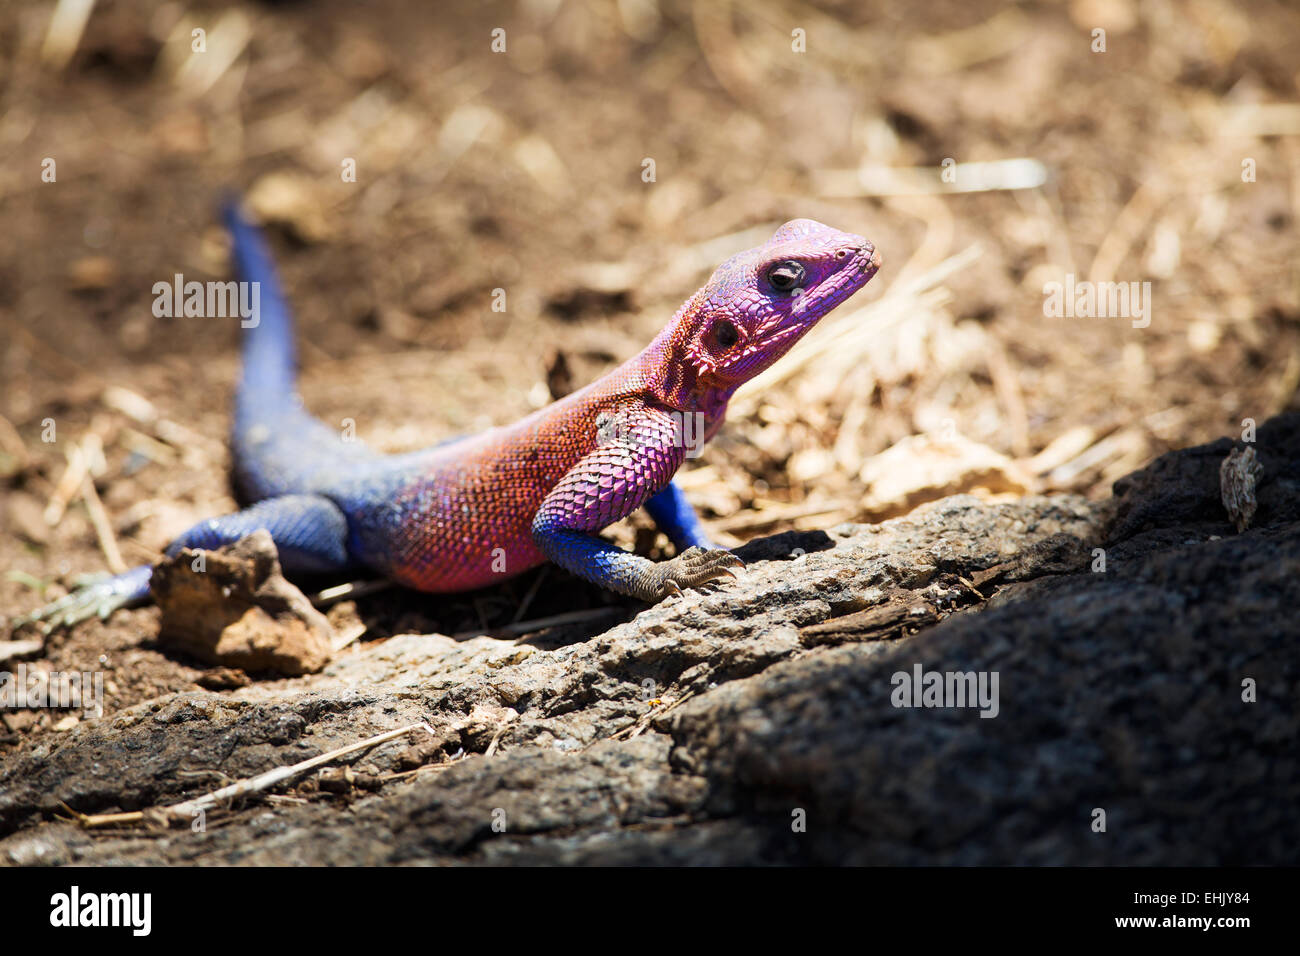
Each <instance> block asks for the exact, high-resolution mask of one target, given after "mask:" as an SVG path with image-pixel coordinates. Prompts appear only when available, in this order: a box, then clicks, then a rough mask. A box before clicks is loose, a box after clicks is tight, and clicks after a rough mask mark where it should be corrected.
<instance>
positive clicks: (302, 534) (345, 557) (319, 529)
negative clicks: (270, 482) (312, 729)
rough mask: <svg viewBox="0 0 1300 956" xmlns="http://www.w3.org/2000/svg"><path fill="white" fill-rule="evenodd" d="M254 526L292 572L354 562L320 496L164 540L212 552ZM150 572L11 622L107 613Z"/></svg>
mask: <svg viewBox="0 0 1300 956" xmlns="http://www.w3.org/2000/svg"><path fill="white" fill-rule="evenodd" d="M258 530H265V531H267V532H268V533H269V534H270V535H271V539H272V540H273V541H274V542H275V546H276V549H277V550H278V551H279V553H280V566H281V567H282V568H283V569H284V572H285V573H286V574H288V575H290V576H292V575H295V574H320V573H327V572H332V571H345V570H347V568H348V567H349V566H350V565H352V564H353V562H352V560H351V558H350V556H349V554H348V550H347V535H348V522H347V518H346V517H345V516H344V514H343V512H342V510H341V509H340V508H339V507H338V505H336V504H334V502H332V501H330V500H329V499H328V498H325V497H322V496H320V495H286V496H284V497H282V498H268V499H266V500H265V501H261V502H259V503H257V504H255V505H253V506H252V507H251V508H246V509H245V510H243V511H237V512H235V513H234V514H229V515H223V516H222V517H220V518H210V519H208V520H207V521H200V522H199V523H198V524H196V525H194V526H193V527H192V528H190V529H189V530H188V531H186V532H185V533H184V534H182V535H180V536H179V537H178V538H177V539H176V540H175V541H173V542H172V543H171V544H170V545H168V546H167V552H166V553H167V554H168V555H174V554H177V553H179V552H180V551H181V549H183V548H195V549H202V550H209V551H210V550H212V549H214V548H219V547H222V546H223V545H227V544H232V543H234V542H235V541H238V540H239V539H240V538H242V537H244V536H245V535H248V534H252V533H253V532H254V531H258ZM152 576H153V568H151V567H150V566H149V565H147V564H143V565H140V566H139V567H135V568H132V569H131V570H129V571H126V572H125V573H123V574H118V575H114V576H112V577H103V578H98V579H95V580H92V581H90V582H89V583H88V584H86V585H85V586H84V587H80V588H78V589H77V590H75V591H73V592H72V593H71V594H69V595H67V596H66V597H64V598H61V599H59V600H57V601H55V602H53V603H51V604H48V605H46V606H45V607H43V608H40V609H38V610H36V611H33V612H32V613H31V614H29V615H26V616H25V617H20V618H17V619H16V620H15V621H14V622H13V625H14V627H15V628H17V627H20V626H22V625H25V624H28V623H33V622H38V621H39V622H41V623H42V630H44V632H45V633H46V634H49V633H50V632H51V631H53V630H55V629H56V628H60V627H72V626H73V625H74V624H77V623H80V622H81V621H84V620H86V619H87V618H89V617H93V616H95V615H98V616H99V617H100V618H107V617H108V616H109V615H110V614H112V613H113V612H114V611H116V610H118V609H119V608H123V607H127V606H129V605H133V604H140V603H142V602H143V601H145V600H146V599H147V598H148V597H149V581H150V579H151V577H152Z"/></svg>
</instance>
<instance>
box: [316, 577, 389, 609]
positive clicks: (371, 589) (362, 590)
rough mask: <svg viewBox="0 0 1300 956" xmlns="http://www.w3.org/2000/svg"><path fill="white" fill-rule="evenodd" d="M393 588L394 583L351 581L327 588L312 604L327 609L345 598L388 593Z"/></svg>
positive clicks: (317, 594)
mask: <svg viewBox="0 0 1300 956" xmlns="http://www.w3.org/2000/svg"><path fill="white" fill-rule="evenodd" d="M392 586H393V582H392V581H383V580H379V581H349V582H348V583H347V584H336V585H335V586H334V587H332V588H326V589H325V590H324V591H320V592H318V593H316V594H314V595H312V597H311V603H312V604H314V605H316V607H327V606H329V605H331V604H335V603H337V602H338V601H341V600H343V599H344V598H359V597H365V596H366V595H368V594H374V593H375V592H377V591H386V590H388V589H389V588H391V587H392Z"/></svg>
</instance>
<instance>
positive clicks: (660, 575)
mask: <svg viewBox="0 0 1300 956" xmlns="http://www.w3.org/2000/svg"><path fill="white" fill-rule="evenodd" d="M744 566H745V562H744V561H742V560H740V558H738V557H736V556H735V555H734V554H732V553H731V552H730V551H722V550H720V549H711V548H699V547H693V548H687V549H686V550H685V551H683V552H682V553H681V554H679V555H677V557H675V558H673V559H672V560H670V561H661V562H660V563H659V564H656V565H655V567H654V572H653V580H652V582H651V590H652V592H653V595H654V596H653V597H652V600H659V599H661V598H665V597H668V596H669V595H671V594H681V593H682V588H695V587H699V586H700V585H701V584H708V583H709V582H710V581H716V580H717V579H718V578H722V577H732V578H734V577H736V569H737V568H743V567H744Z"/></svg>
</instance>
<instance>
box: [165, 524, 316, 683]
mask: <svg viewBox="0 0 1300 956" xmlns="http://www.w3.org/2000/svg"><path fill="white" fill-rule="evenodd" d="M202 553H203V555H204V561H203V562H202V563H201V565H200V566H202V567H203V568H204V570H202V571H198V570H195V559H196V558H197V557H198V555H199V554H200V552H198V551H191V550H189V549H188V548H186V549H183V550H182V551H181V552H180V553H179V554H177V555H175V556H174V557H170V558H167V559H165V560H164V561H163V562H162V563H160V564H159V565H158V566H157V567H156V568H154V572H153V580H152V582H151V590H152V592H153V596H154V600H156V601H157V602H158V606H159V607H160V608H161V609H162V621H161V631H160V633H159V635H158V638H159V641H160V642H161V643H162V644H164V645H166V646H169V647H172V648H175V649H177V650H181V651H184V652H185V653H187V654H192V655H193V656H195V657H197V658H199V659H200V660H203V661H206V662H208V663H210V664H217V665H220V666H223V667H228V668H239V669H241V670H244V671H254V672H256V671H273V672H275V673H278V674H287V675H289V676H292V677H296V676H299V675H302V674H310V673H315V672H316V671H319V670H320V669H321V668H323V667H324V666H325V665H326V664H327V663H328V662H329V660H330V657H331V656H332V653H333V651H332V648H333V641H334V631H333V628H331V627H330V624H329V621H328V620H327V619H326V618H325V615H323V614H322V613H321V612H320V611H317V610H316V609H315V608H314V607H312V606H311V602H310V601H308V600H307V598H306V596H304V595H303V593H302V592H301V591H299V590H298V589H297V588H296V587H294V586H293V585H292V584H290V583H289V582H288V581H286V580H285V579H284V577H283V575H281V573H280V559H279V555H278V553H277V552H276V550H275V543H274V542H273V541H272V540H271V536H270V534H268V533H267V532H266V531H255V532H253V533H252V534H250V535H248V536H247V537H244V538H241V539H239V540H238V541H236V542H235V543H234V544H231V545H227V546H226V547H224V548H220V549H218V550H216V551H209V552H202Z"/></svg>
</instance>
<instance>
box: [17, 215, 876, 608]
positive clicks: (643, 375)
mask: <svg viewBox="0 0 1300 956" xmlns="http://www.w3.org/2000/svg"><path fill="white" fill-rule="evenodd" d="M225 219H226V224H227V227H228V228H229V230H230V233H231V236H232V240H233V257H234V262H235V265H236V271H237V272H238V273H239V274H240V276H241V277H242V278H243V279H244V280H245V281H248V282H255V283H259V284H260V288H259V292H260V314H259V315H258V316H257V317H256V319H257V321H256V322H255V323H253V322H250V323H248V324H249V325H250V326H251V328H249V330H248V331H247V332H246V333H245V336H246V337H245V340H244V346H243V373H242V378H241V381H240V384H239V388H238V391H237V393H236V397H235V414H234V431H233V436H232V451H233V457H234V463H235V479H236V485H237V488H238V490H239V491H240V492H242V494H243V495H244V496H245V498H246V499H247V500H248V501H250V502H252V504H251V505H250V507H248V508H247V509H245V510H243V511H239V512H236V513H235V514H231V515H226V516H224V517H220V518H213V519H211V520H208V521H203V522H200V523H199V524H197V525H195V526H194V527H192V528H190V529H189V530H188V531H186V532H185V533H184V534H182V535H181V536H180V537H179V538H177V539H176V540H175V541H174V542H172V543H171V545H170V546H169V547H168V548H167V553H168V554H175V553H176V552H178V551H179V550H180V549H182V548H197V549H213V548H218V547H220V546H222V545H225V544H229V543H231V542H233V541H236V540H238V539H239V538H241V537H243V536H244V535H247V534H249V533H251V532H253V531H255V530H258V529H265V530H266V531H268V532H269V533H270V535H271V537H272V539H273V540H274V541H275V544H276V546H277V548H278V550H279V553H280V561H281V565H282V567H283V569H284V571H285V573H286V574H288V575H290V576H293V575H295V574H296V575H301V574H313V573H322V572H344V571H347V570H355V569H368V570H370V571H372V572H378V573H379V574H382V575H384V576H386V577H388V578H390V579H392V580H394V581H396V582H398V583H401V584H404V585H407V586H409V587H413V588H417V589H419V590H422V591H432V592H453V591H465V590H469V589H472V588H477V587H482V586H484V585H487V584H489V583H492V582H494V581H497V580H500V579H502V578H503V577H508V576H511V575H516V574H519V573H521V572H523V571H526V570H528V569H529V568H533V567H536V566H537V565H539V564H541V563H543V562H544V561H546V560H550V561H553V562H554V563H555V564H558V565H560V566H561V567H563V568H566V569H568V570H569V571H571V572H573V573H574V574H576V575H578V576H579V577H582V578H585V579H587V580H588V581H592V582H594V583H596V584H598V585H600V586H601V587H605V588H608V589H610V590H612V591H617V592H620V593H623V594H628V595H632V596H633V597H637V598H640V599H642V600H645V601H651V602H653V601H658V600H659V599H661V598H663V597H666V596H667V595H670V594H675V593H678V592H680V590H681V589H682V588H685V587H696V586H699V585H702V584H705V583H708V582H710V581H714V580H716V579H718V578H720V577H723V576H725V575H729V574H731V572H732V569H733V568H736V567H742V566H743V562H741V561H740V559H739V558H737V557H736V556H734V555H733V554H731V553H730V552H729V551H725V550H722V549H718V548H715V547H714V546H713V545H712V544H711V543H710V541H709V539H708V536H707V535H706V533H705V531H704V528H703V526H702V525H701V523H700V521H699V518H698V517H697V516H696V514H695V512H694V510H693V509H692V508H691V506H690V504H689V503H688V502H687V501H686V499H685V497H684V496H683V494H682V492H681V490H680V489H679V488H678V487H677V486H676V485H675V484H673V482H672V477H673V474H674V473H675V472H676V471H677V468H678V466H680V465H681V464H682V462H683V461H684V460H685V458H686V456H687V453H688V450H689V448H688V445H690V441H689V440H687V439H689V437H690V434H689V433H690V432H691V431H692V428H691V424H692V423H702V428H701V429H699V433H698V434H697V435H696V441H697V442H698V441H707V440H708V439H709V438H711V437H712V436H713V435H714V434H715V433H716V432H717V430H718V428H719V427H720V426H721V425H722V422H723V417H724V415H725V414H726V410H727V402H728V401H729V400H730V398H731V396H732V394H733V393H734V392H735V391H736V389H737V388H738V387H739V386H740V385H741V384H742V383H744V382H745V381H747V380H749V379H751V378H753V377H754V376H755V375H757V374H758V373H759V372H761V371H763V370H764V369H765V368H767V367H768V366H770V365H771V364H772V363H773V362H775V361H776V360H777V359H779V358H780V357H781V356H782V355H784V354H785V353H786V352H787V351H788V350H789V349H790V347H791V346H793V345H794V344H795V343H796V342H797V341H798V340H799V339H800V337H802V336H803V335H804V334H805V333H806V332H807V331H808V330H809V329H811V328H812V327H813V326H814V325H816V324H817V322H818V320H820V319H821V318H822V317H823V316H824V315H826V314H827V313H828V312H830V311H831V310H832V309H834V308H835V307H836V306H837V305H839V304H840V303H841V302H843V301H844V300H845V299H847V298H848V297H849V296H851V295H853V293H855V292H857V291H858V290H859V289H861V288H862V287H863V286H864V285H866V284H867V282H868V281H869V280H870V279H871V277H872V276H873V275H875V273H876V270H877V269H878V268H879V266H880V259H879V255H878V254H877V252H876V250H875V248H874V247H873V246H872V244H871V243H870V242H868V241H867V240H866V239H864V238H862V237H861V236H855V235H851V234H849V233H845V232H840V231H838V230H836V229H832V228H830V227H828V226H824V225H822V224H821V223H818V222H814V221H812V220H810V219H795V220H792V221H791V222H787V223H786V224H785V225H783V226H781V228H779V229H778V230H777V231H776V233H775V234H774V235H773V236H772V238H771V239H769V240H768V241H767V242H766V243H764V244H763V245H761V246H759V247H757V248H755V249H750V250H749V251H748V252H742V253H740V254H739V255H736V256H733V257H732V258H730V259H728V260H727V261H726V262H724V263H723V264H722V265H721V266H720V267H719V268H718V270H717V271H716V272H714V273H713V276H712V277H711V278H710V279H709V281H708V284H706V285H705V286H704V287H703V288H702V289H700V290H699V291H698V292H696V293H695V294H694V295H693V296H691V297H690V298H689V299H688V300H686V303H685V304H684V305H683V306H682V307H681V308H680V309H679V310H678V311H677V314H676V315H674V316H673V318H672V320H671V321H670V322H669V323H668V324H667V325H666V326H665V327H664V329H663V330H662V331H661V332H660V333H659V335H658V336H657V337H656V338H655V340H654V341H653V342H651V343H650V345H649V347H648V348H646V349H645V351H643V352H641V353H640V354H639V355H636V356H634V357H633V358H631V359H629V360H628V361H627V362H625V363H623V364H622V365H621V366H619V367H618V368H616V369H615V370H614V371H612V372H610V373H609V374H607V375H605V376H604V377H603V378H601V379H599V380H597V381H596V382H593V383H592V384H591V385H588V386H587V387H586V388H583V389H581V390H580V391H577V392H574V393H573V394H571V395H568V396H566V397H565V398H562V399H560V400H559V401H556V402H555V403H553V404H551V405H550V406H548V407H546V408H543V409H541V410H540V411H538V412H535V413H534V414H532V415H529V416H528V417H526V418H524V419H523V420H521V421H519V422H516V423H515V424H513V425H507V426H504V427H500V428H494V429H491V430H489V431H486V432H482V433H480V434H477V435H473V436H469V437H465V438H459V439H454V440H452V441H449V442H445V443H443V444H440V445H436V446H434V447H433V448H429V449H426V450H423V451H418V452H412V453H409V454H402V455H393V456H386V455H379V454H376V453H374V452H371V451H368V450H366V449H365V448H364V446H362V445H361V444H360V443H357V442H344V441H342V440H341V435H340V433H339V432H338V431H336V430H334V429H331V428H329V427H328V426H326V425H325V424H324V423H322V422H320V421H318V420H316V419H314V418H312V417H311V416H310V415H308V414H307V413H306V412H305V411H304V410H303V408H302V402H301V400H300V399H299V398H298V396H297V392H296V386H295V364H296V363H295V357H294V342H293V329H292V322H291V319H290V315H289V309H288V305H287V303H286V301H285V299H284V296H283V293H282V292H281V289H280V283H279V280H278V277H277V276H276V272H275V268H274V266H273V264H272V262H271V257H270V252H269V250H268V248H267V246H266V243H265V240H264V239H263V237H262V235H261V234H260V233H259V232H258V231H257V230H256V229H255V228H254V227H253V226H252V225H250V224H249V223H248V222H247V221H246V220H245V219H244V218H243V217H242V216H241V214H240V212H239V211H238V208H237V207H236V205H235V204H234V203H233V202H232V203H230V204H229V205H228V206H227V209H226V212H225ZM642 506H644V507H645V508H646V510H647V511H648V512H649V513H650V515H651V517H652V518H653V519H654V521H655V522H656V524H657V525H658V526H659V528H660V529H661V530H663V531H664V532H665V533H666V534H667V536H668V537H669V539H670V540H671V541H672V542H673V545H674V546H675V547H676V548H677V549H678V554H677V556H676V557H675V558H672V559H671V560H668V561H661V562H657V563H656V562H653V561H650V560H648V559H646V558H643V557H640V556H638V555H635V554H631V553H629V552H627V551H624V550H622V549H621V548H619V547H617V546H615V545H613V544H612V543H610V542H608V541H606V540H604V539H603V538H601V537H600V531H601V530H602V529H604V528H605V527H607V526H609V525H611V524H613V523H614V522H616V521H618V520H620V519H622V518H624V517H626V516H628V515H629V514H631V513H632V512H633V511H635V510H636V509H637V508H640V507H642ZM151 572H152V568H151V567H150V566H149V565H142V566H140V567H137V568H133V569H131V570H129V571H127V572H125V573H124V574H119V575H117V576H115V577H111V578H106V579H103V580H100V581H98V582H95V583H93V584H90V585H88V586H86V587H84V588H82V589H80V590H76V591H73V592H72V593H71V594H69V595H68V596H67V597H65V598H63V599H61V600H59V601H55V602H54V603H53V604H50V605H48V606H47V607H45V608H42V609H41V610H38V611H36V612H35V613H34V614H32V615H31V616H30V618H27V619H24V621H26V620H43V621H45V622H46V624H45V627H46V629H47V630H49V629H52V628H54V627H58V626H68V625H71V624H74V623H76V622H78V621H81V620H84V619H85V618H87V617H90V616H91V615H93V614H96V613H97V614H99V615H100V616H101V617H107V616H108V615H109V614H110V613H112V612H113V611H114V610H116V609H117V608H119V607H123V606H126V605H128V604H133V603H138V602H140V601H143V600H144V599H145V598H147V596H148V594H149V580H150V575H151Z"/></svg>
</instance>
